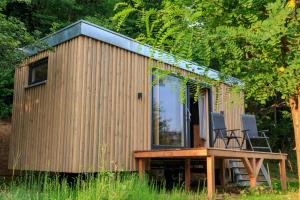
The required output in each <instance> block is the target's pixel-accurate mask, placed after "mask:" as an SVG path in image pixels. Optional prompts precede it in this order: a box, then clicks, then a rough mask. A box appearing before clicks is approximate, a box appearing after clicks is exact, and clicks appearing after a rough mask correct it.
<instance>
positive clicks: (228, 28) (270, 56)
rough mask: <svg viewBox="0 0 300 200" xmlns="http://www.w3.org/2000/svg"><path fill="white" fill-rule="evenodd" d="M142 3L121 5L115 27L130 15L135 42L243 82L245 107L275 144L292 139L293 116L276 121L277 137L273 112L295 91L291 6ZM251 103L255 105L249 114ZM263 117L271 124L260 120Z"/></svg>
mask: <svg viewBox="0 0 300 200" xmlns="http://www.w3.org/2000/svg"><path fill="white" fill-rule="evenodd" d="M144 2H146V1H142V0H140V1H138V3H133V4H122V3H121V4H120V5H122V6H123V7H121V8H120V7H119V9H120V10H119V12H118V13H117V14H116V17H115V20H117V21H118V24H119V26H118V28H120V29H122V27H125V26H127V25H128V22H127V20H126V19H127V18H130V17H132V16H134V17H135V18H136V21H137V22H136V26H138V27H140V29H141V30H140V34H139V35H138V36H137V37H136V38H137V40H140V41H141V42H144V43H148V44H150V45H152V46H155V47H157V48H160V49H163V50H165V51H167V52H170V53H172V54H174V55H175V56H176V57H177V58H184V59H187V60H192V61H195V62H197V63H198V64H200V65H204V66H210V68H214V69H217V70H219V71H221V75H222V79H227V78H228V76H225V74H226V75H231V76H235V77H237V78H239V79H241V80H243V82H244V84H243V85H240V86H242V88H241V89H243V90H244V92H245V97H246V103H247V108H248V110H249V111H252V112H254V113H256V114H258V115H259V116H258V118H259V119H263V120H265V121H263V122H264V124H266V126H267V128H268V129H273V130H274V131H275V132H274V138H273V139H274V140H273V141H274V144H276V145H279V144H278V141H279V137H282V136H283V135H282V134H286V135H289V136H288V137H287V138H289V137H290V136H291V134H292V131H291V129H292V127H290V125H291V123H290V122H291V118H290V117H288V118H282V116H281V117H280V118H278V119H277V121H279V122H281V119H282V122H286V123H285V124H286V125H288V126H283V128H282V129H281V130H279V129H278V131H281V134H279V133H277V132H276V130H277V129H274V126H273V125H272V124H276V123H277V122H275V123H274V120H275V119H274V118H273V117H272V113H273V112H274V107H275V108H276V106H278V105H280V112H281V111H286V110H287V106H288V104H287V103H288V100H289V98H291V97H293V96H294V95H296V94H297V93H298V91H297V86H298V84H299V82H300V49H299V48H300V42H299V41H300V34H299V33H300V24H299V20H298V18H297V17H294V13H295V12H294V9H293V8H291V7H290V6H287V5H286V2H285V1H281V0H234V1H223V0H214V1H203V0H186V1H179V0H164V1H162V3H161V7H160V8H156V7H152V8H151V7H150V8H149V7H145V6H144ZM130 8H134V9H131V10H130V12H127V13H126V15H125V14H124V13H123V11H124V10H128V9H130ZM298 11H299V9H297V8H296V13H297V12H298ZM145 16H146V17H145ZM128 21H130V20H128ZM130 23H132V22H130ZM196 79H198V80H200V81H203V82H206V83H211V81H210V80H205V81H204V78H203V77H201V78H196ZM212 84H214V85H216V84H217V83H215V82H214V83H212ZM252 105H256V106H257V107H256V108H255V109H252V110H251V109H249V108H251V107H253V106H252ZM261 110H265V112H264V113H263V112H260V111H261ZM266 110H267V112H266ZM275 112H276V111H275ZM265 113H268V114H267V115H269V116H270V117H269V118H270V119H269V120H266V119H265V118H263V116H264V115H266V114H265ZM272 120H273V121H272ZM270 122H272V123H270ZM277 125H278V126H279V125H283V123H277ZM261 127H262V126H261ZM275 127H276V126H275ZM277 148H278V147H277Z"/></svg>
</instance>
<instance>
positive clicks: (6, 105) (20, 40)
mask: <svg viewBox="0 0 300 200" xmlns="http://www.w3.org/2000/svg"><path fill="white" fill-rule="evenodd" d="M6 4H7V2H6V1H2V2H1V3H0V117H9V116H10V114H11V107H12V95H13V74H14V67H15V66H16V65H17V64H18V63H19V62H20V61H21V60H22V59H23V57H24V54H23V53H22V51H20V50H19V49H18V48H19V47H22V46H24V45H26V44H28V43H31V42H33V41H34V40H33V37H32V36H30V34H29V33H28V32H27V31H26V28H25V26H24V24H23V23H22V22H21V21H19V20H18V19H16V18H14V17H7V16H5V15H4V14H3V8H4V7H5V6H6Z"/></svg>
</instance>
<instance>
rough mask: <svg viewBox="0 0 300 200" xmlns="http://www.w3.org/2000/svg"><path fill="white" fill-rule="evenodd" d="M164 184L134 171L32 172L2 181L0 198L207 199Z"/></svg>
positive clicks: (201, 195)
mask: <svg viewBox="0 0 300 200" xmlns="http://www.w3.org/2000/svg"><path fill="white" fill-rule="evenodd" d="M164 188H165V187H164V186H160V187H159V186H157V185H156V184H154V183H152V184H149V182H148V181H147V178H145V179H144V180H140V179H139V178H138V177H137V175H135V174H117V175H116V174H113V173H99V174H97V175H87V176H78V177H75V178H73V179H70V178H68V179H67V178H66V177H61V176H56V175H54V176H53V175H50V174H49V173H39V174H34V173H31V174H26V175H24V176H20V177H18V178H17V179H15V180H13V181H10V182H6V183H5V182H2V183H1V186H0V199H14V200H15V199H16V200H19V199H20V200H21V199H39V200H43V199H47V200H48V199H78V200H81V199H82V200H89V199H90V200H92V199H93V200H94V199H103V200H119V199H124V200H127V199H128V200H135V199H136V200H140V199H141V200H148V199H149V200H152V199H153V200H160V199H168V200H169V199H170V200H181V199H206V194H205V193H204V192H202V193H197V194H196V193H186V192H184V189H183V188H174V189H173V190H172V191H166V190H165V189H164Z"/></svg>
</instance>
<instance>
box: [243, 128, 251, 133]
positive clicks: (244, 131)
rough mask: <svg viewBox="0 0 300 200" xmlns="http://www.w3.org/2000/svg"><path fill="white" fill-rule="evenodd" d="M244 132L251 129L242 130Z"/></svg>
mask: <svg viewBox="0 0 300 200" xmlns="http://www.w3.org/2000/svg"><path fill="white" fill-rule="evenodd" d="M241 131H242V132H243V133H246V132H247V131H250V129H245V130H241Z"/></svg>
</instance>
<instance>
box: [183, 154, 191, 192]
mask: <svg viewBox="0 0 300 200" xmlns="http://www.w3.org/2000/svg"><path fill="white" fill-rule="evenodd" d="M184 177H185V190H186V191H190V189H191V159H185V173H184Z"/></svg>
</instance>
